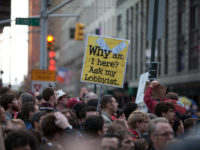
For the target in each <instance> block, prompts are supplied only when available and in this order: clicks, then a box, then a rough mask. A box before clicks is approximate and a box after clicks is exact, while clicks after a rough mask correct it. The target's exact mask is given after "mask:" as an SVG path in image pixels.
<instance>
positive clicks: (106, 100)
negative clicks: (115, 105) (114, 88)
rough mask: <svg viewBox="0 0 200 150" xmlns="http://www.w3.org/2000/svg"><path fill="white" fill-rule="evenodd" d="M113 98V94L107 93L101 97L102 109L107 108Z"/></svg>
mask: <svg viewBox="0 0 200 150" xmlns="http://www.w3.org/2000/svg"><path fill="white" fill-rule="evenodd" d="M112 98H113V96H112V95H105V96H103V97H102V98H101V102H100V104H101V109H105V108H106V105H107V104H108V103H110V102H112Z"/></svg>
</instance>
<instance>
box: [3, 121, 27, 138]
mask: <svg viewBox="0 0 200 150" xmlns="http://www.w3.org/2000/svg"><path fill="white" fill-rule="evenodd" d="M23 129H24V130H25V129H26V127H25V124H24V122H23V121H22V120H21V119H11V120H8V121H7V123H6V128H5V134H6V135H7V134H8V133H10V132H12V131H16V130H23Z"/></svg>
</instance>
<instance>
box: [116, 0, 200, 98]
mask: <svg viewBox="0 0 200 150" xmlns="http://www.w3.org/2000/svg"><path fill="white" fill-rule="evenodd" d="M148 2H149V1H148V0H135V1H131V0H126V1H124V0H118V1H117V4H118V5H117V11H116V12H117V35H118V36H120V37H122V38H127V39H130V40H131V42H132V43H131V46H130V53H129V60H128V70H127V71H128V72H127V74H128V86H129V88H132V90H134V89H135V87H137V85H138V81H139V77H140V75H141V74H142V73H144V72H146V71H147V70H148V66H147V64H148V62H149V57H150V50H151V41H148V40H147V32H148V31H147V28H148ZM165 13H166V14H165V15H166V16H165V26H164V34H163V37H162V38H161V39H159V40H157V41H156V42H157V43H156V61H157V62H159V64H160V65H159V76H158V80H159V82H160V83H161V84H164V85H166V86H167V87H168V89H169V90H170V91H176V92H178V93H179V94H180V95H184V96H189V97H192V98H194V99H195V100H198V101H199V100H200V99H199V98H200V94H199V92H198V91H199V89H200V66H199V65H200V58H199V57H200V47H199V45H200V39H199V35H200V33H199V28H200V1H198V0H194V1H190V0H175V1H174V0H166V7H165ZM124 23H125V24H124Z"/></svg>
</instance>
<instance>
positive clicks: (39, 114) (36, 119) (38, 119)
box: [30, 111, 47, 127]
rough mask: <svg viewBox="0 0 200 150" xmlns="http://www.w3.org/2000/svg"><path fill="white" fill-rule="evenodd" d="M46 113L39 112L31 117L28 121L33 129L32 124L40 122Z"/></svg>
mask: <svg viewBox="0 0 200 150" xmlns="http://www.w3.org/2000/svg"><path fill="white" fill-rule="evenodd" d="M46 114H47V112H46V111H39V112H36V113H34V114H33V116H32V117H31V119H30V121H31V123H32V125H33V127H34V122H38V123H39V121H40V118H41V117H42V116H44V115H46Z"/></svg>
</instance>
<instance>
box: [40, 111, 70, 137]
mask: <svg viewBox="0 0 200 150" xmlns="http://www.w3.org/2000/svg"><path fill="white" fill-rule="evenodd" d="M69 126H70V125H69V122H68V120H67V118H66V117H65V116H64V115H63V114H62V113H60V112H52V113H49V114H47V115H45V116H43V117H42V118H41V121H40V129H41V131H42V134H43V136H45V137H46V138H47V139H49V140H53V139H55V138H59V137H60V136H59V135H62V133H64V130H65V129H66V128H68V127H69Z"/></svg>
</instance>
